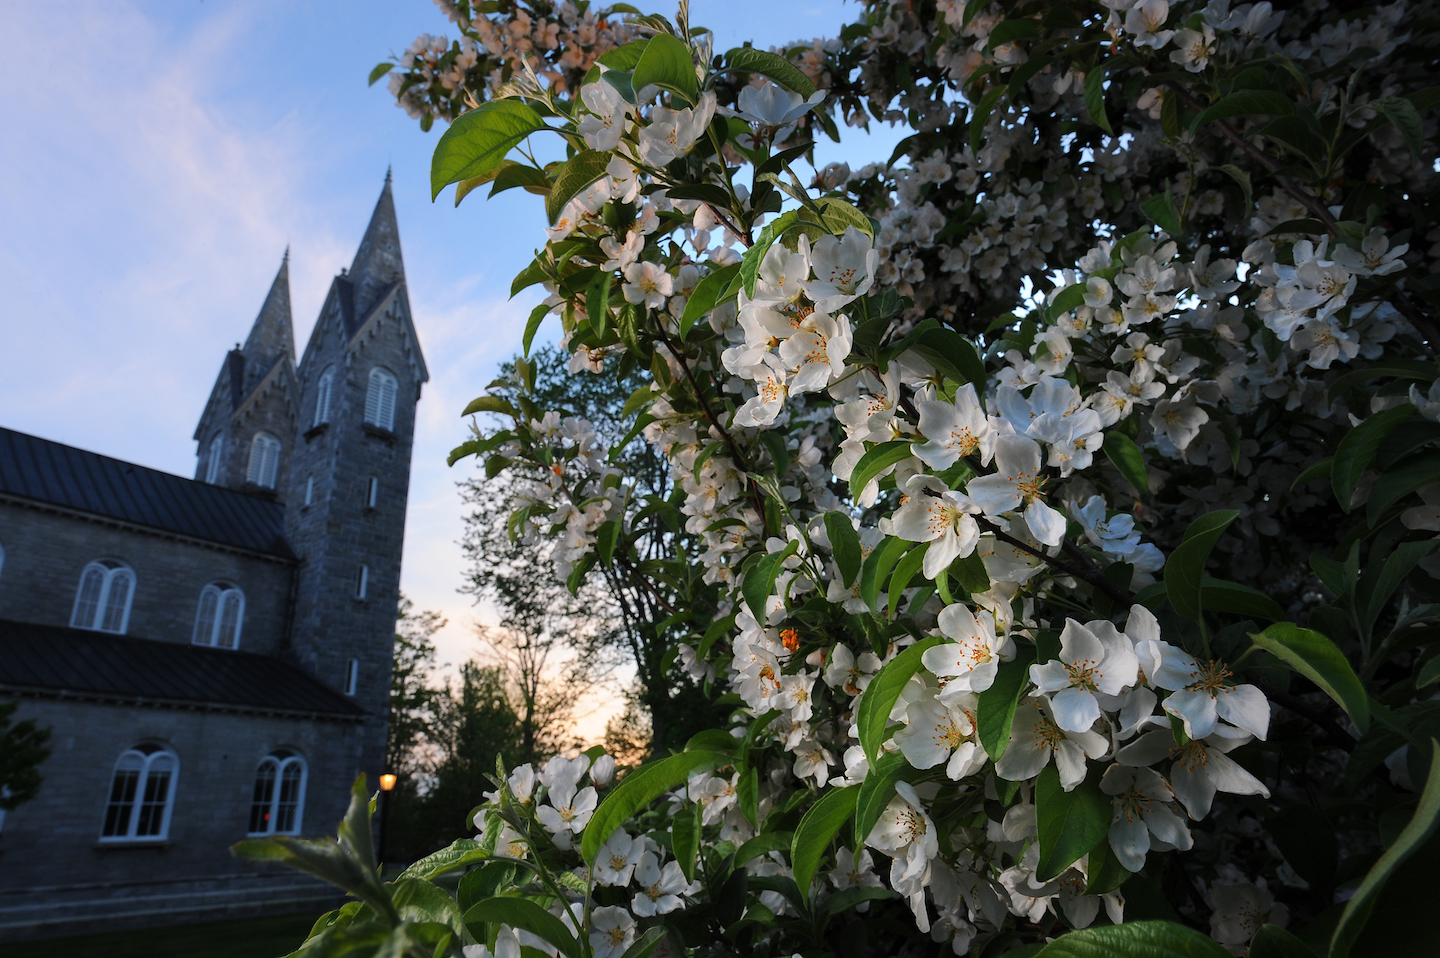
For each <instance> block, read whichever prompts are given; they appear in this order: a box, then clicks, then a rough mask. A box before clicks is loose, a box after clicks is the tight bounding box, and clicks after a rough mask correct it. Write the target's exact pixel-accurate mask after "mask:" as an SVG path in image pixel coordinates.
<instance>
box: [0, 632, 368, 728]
mask: <svg viewBox="0 0 1440 958" xmlns="http://www.w3.org/2000/svg"><path fill="white" fill-rule="evenodd" d="M0 689H3V690H5V691H7V692H11V693H16V692H20V693H29V694H38V695H55V696H64V697H71V698H74V697H78V698H92V699H100V700H110V701H122V702H132V703H140V704H150V705H170V706H176V707H191V708H193V707H196V706H201V707H210V708H220V709H223V710H226V711H231V710H235V711H245V712H264V713H277V712H283V713H292V714H295V713H298V714H304V715H312V716H313V715H327V716H332V717H336V718H343V719H357V720H358V719H361V718H363V717H364V716H365V715H366V712H365V711H364V710H363V709H361V708H360V707H359V706H358V705H356V704H355V703H354V702H353V701H352V700H351V699H349V698H347V697H346V696H344V695H341V694H340V693H339V692H336V691H335V690H333V689H330V688H328V687H326V686H324V685H322V684H321V683H320V682H318V681H316V680H315V679H314V678H312V677H310V676H309V675H307V674H305V673H304V672H302V671H300V669H298V668H296V667H295V666H293V665H291V664H290V663H288V662H285V661H283V660H281V659H277V658H272V657H270V656H268V655H256V654H254V653H251V652H231V651H226V650H224V649H211V648H205V647H203V646H198V645H189V644H186V643H180V642H157V641H154V640H152V639H137V638H131V637H129V636H122V635H112V634H109V633H105V632H88V631H85V630H83V629H67V628H61V627H59V626H53V625H36V624H34V623H29V622H11V621H8V620H4V619H0Z"/></svg>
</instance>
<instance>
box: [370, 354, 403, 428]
mask: <svg viewBox="0 0 1440 958" xmlns="http://www.w3.org/2000/svg"><path fill="white" fill-rule="evenodd" d="M399 388H400V384H399V382H398V381H396V379H395V377H394V376H393V375H391V374H390V373H389V371H387V370H384V369H381V368H380V367H379V366H376V367H375V368H374V369H372V370H370V388H369V389H368V390H367V391H366V393H365V421H366V422H368V423H370V424H371V425H372V426H379V427H380V428H381V429H385V430H388V431H390V432H394V431H395V393H396V392H397V391H398V390H399Z"/></svg>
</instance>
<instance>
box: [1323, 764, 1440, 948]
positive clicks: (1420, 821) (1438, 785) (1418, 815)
mask: <svg viewBox="0 0 1440 958" xmlns="http://www.w3.org/2000/svg"><path fill="white" fill-rule="evenodd" d="M1430 746H1431V760H1430V776H1429V778H1428V779H1427V780H1426V782H1425V790H1424V791H1423V792H1422V793H1421V794H1420V804H1419V806H1418V807H1417V808H1416V809H1415V814H1414V815H1413V816H1412V817H1411V819H1410V824H1408V825H1406V826H1405V830H1404V831H1402V832H1401V833H1400V837H1399V838H1397V839H1395V842H1394V843H1393V844H1392V845H1391V846H1390V847H1389V848H1388V849H1386V850H1385V854H1383V855H1381V856H1380V860H1379V861H1377V862H1376V863H1375V864H1374V866H1372V867H1371V869H1370V871H1369V872H1367V873H1366V875H1365V879H1364V880H1363V881H1362V882H1361V883H1360V887H1359V888H1357V889H1356V890H1355V895H1354V897H1352V898H1351V899H1350V901H1349V902H1348V903H1346V905H1345V912H1344V914H1342V915H1341V916H1340V923H1339V924H1338V925H1336V926H1335V934H1334V935H1333V936H1332V937H1331V939H1330V958H1347V956H1348V955H1349V954H1350V949H1351V948H1352V947H1354V945H1355V942H1356V940H1357V939H1358V938H1359V937H1360V932H1361V931H1362V930H1363V929H1364V927H1365V922H1366V920H1367V919H1369V917H1370V912H1371V911H1372V910H1373V909H1374V908H1375V902H1376V900H1377V899H1379V897H1380V894H1381V892H1383V891H1384V889H1385V883H1386V881H1387V880H1388V879H1389V878H1390V875H1391V874H1392V873H1393V872H1394V871H1395V870H1396V869H1397V868H1399V867H1400V866H1401V865H1402V864H1403V863H1404V862H1405V860H1406V859H1408V858H1409V857H1410V856H1411V855H1413V854H1414V853H1415V851H1416V850H1417V849H1419V848H1420V847H1421V846H1422V845H1424V844H1425V843H1426V842H1427V841H1429V840H1430V836H1431V835H1433V834H1435V826H1436V825H1437V824H1440V742H1437V741H1436V740H1434V739H1431V740H1430Z"/></svg>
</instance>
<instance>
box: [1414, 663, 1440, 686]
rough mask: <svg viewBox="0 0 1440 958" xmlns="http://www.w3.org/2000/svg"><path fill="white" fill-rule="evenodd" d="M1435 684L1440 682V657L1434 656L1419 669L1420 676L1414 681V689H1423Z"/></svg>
mask: <svg viewBox="0 0 1440 958" xmlns="http://www.w3.org/2000/svg"><path fill="white" fill-rule="evenodd" d="M1436 682H1440V656H1436V657H1435V658H1433V659H1431V660H1430V661H1429V662H1426V663H1425V664H1424V666H1422V667H1421V669H1420V675H1419V677H1417V678H1416V679H1415V687H1416V688H1417V689H1423V688H1425V687H1426V686H1427V685H1434V684H1435V683H1436Z"/></svg>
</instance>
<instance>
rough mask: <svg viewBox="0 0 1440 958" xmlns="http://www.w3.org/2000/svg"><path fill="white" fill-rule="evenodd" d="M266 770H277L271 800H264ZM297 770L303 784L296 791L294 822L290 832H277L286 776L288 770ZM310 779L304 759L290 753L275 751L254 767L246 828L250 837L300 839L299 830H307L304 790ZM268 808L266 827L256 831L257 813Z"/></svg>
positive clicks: (270, 795) (272, 784) (284, 830)
mask: <svg viewBox="0 0 1440 958" xmlns="http://www.w3.org/2000/svg"><path fill="white" fill-rule="evenodd" d="M266 766H270V767H271V768H273V769H274V778H273V779H271V782H270V794H269V797H268V798H263V799H262V797H261V794H260V788H261V780H260V776H261V774H263V773H264V771H265V768H266ZM292 768H298V769H299V770H300V784H299V786H298V788H297V793H296V799H295V820H294V821H293V822H292V823H291V825H290V827H289V828H288V829H279V828H276V827H275V826H276V823H277V822H278V820H279V818H280V798H281V793H282V789H283V786H284V784H285V773H286V771H287V770H288V769H292ZM309 778H310V770H309V768H308V767H307V766H306V764H305V759H304V758H302V757H301V756H299V755H297V754H295V753H294V752H292V751H291V750H289V749H283V748H282V749H276V750H275V751H273V752H271V753H270V754H269V755H267V756H265V757H264V758H263V759H261V760H260V764H259V765H257V766H255V790H254V793H253V794H252V797H251V800H250V823H249V825H248V826H247V827H248V828H249V832H248V833H247V834H250V835H299V834H300V830H301V829H302V828H304V826H305V786H306V784H307V782H308V780H309ZM262 806H263V807H264V808H265V812H264V819H263V824H264V827H263V828H261V829H259V830H258V831H257V830H256V829H255V827H254V826H255V813H256V811H257V810H259V809H260V808H261V807H262Z"/></svg>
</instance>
